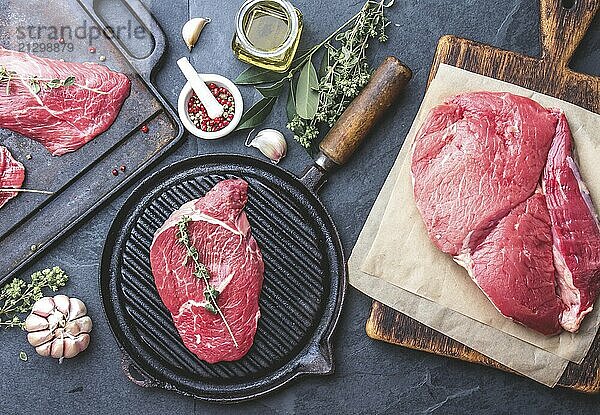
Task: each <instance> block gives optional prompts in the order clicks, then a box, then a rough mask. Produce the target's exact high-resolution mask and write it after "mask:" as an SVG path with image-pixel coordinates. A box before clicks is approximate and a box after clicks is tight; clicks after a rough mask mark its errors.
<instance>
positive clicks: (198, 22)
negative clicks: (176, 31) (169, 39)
mask: <svg viewBox="0 0 600 415" xmlns="http://www.w3.org/2000/svg"><path fill="white" fill-rule="evenodd" d="M208 23H210V19H205V18H203V17H196V18H194V19H191V20H188V21H187V22H186V23H185V24H184V25H183V29H181V36H183V41H184V42H185V44H186V45H187V47H188V49H189V50H190V52H191V51H192V48H193V47H194V45H196V42H197V41H198V38H199V37H200V33H202V29H204V26H206V25H207V24H208Z"/></svg>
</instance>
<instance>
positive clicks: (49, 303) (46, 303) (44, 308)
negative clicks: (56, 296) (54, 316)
mask: <svg viewBox="0 0 600 415" xmlns="http://www.w3.org/2000/svg"><path fill="white" fill-rule="evenodd" d="M53 311H54V300H53V299H52V297H43V298H40V299H39V300H37V301H36V302H35V304H34V305H33V309H32V311H31V312H32V313H35V314H37V315H38V316H41V317H48V316H49V315H50V314H51V313H52V312H53Z"/></svg>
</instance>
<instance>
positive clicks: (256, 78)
mask: <svg viewBox="0 0 600 415" xmlns="http://www.w3.org/2000/svg"><path fill="white" fill-rule="evenodd" d="M286 76H287V74H285V73H278V72H273V71H270V70H268V69H263V68H259V67H258V66H251V67H249V68H248V69H246V70H245V71H244V72H242V73H241V74H240V75H239V76H238V77H237V78H235V81H234V82H235V83H236V84H238V85H260V84H266V83H269V82H277V81H281V80H282V79H284V78H285V77H286Z"/></svg>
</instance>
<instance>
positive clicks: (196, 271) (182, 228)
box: [175, 216, 238, 347]
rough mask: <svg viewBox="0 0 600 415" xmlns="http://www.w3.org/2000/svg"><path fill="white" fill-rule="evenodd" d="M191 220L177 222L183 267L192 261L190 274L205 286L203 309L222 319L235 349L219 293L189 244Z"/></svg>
mask: <svg viewBox="0 0 600 415" xmlns="http://www.w3.org/2000/svg"><path fill="white" fill-rule="evenodd" d="M191 220H192V219H191V218H190V217H189V216H183V217H182V218H181V219H180V220H179V222H177V231H176V232H175V238H176V239H177V242H179V243H180V244H182V245H183V246H184V247H185V250H186V256H185V259H184V260H183V266H184V267H185V266H186V265H187V263H188V260H189V259H191V260H192V262H193V271H192V274H193V275H194V276H195V277H196V278H198V279H200V280H202V281H204V286H205V288H204V299H205V300H206V304H204V308H205V309H206V310H208V311H210V312H211V313H213V314H218V315H219V316H220V317H221V318H222V319H223V322H224V323H225V327H226V328H227V331H228V332H229V335H230V336H231V339H232V340H233V344H234V345H235V347H238V343H237V341H236V340H235V337H234V336H233V332H232V331H231V328H230V327H229V323H227V319H225V316H224V315H223V312H222V311H221V308H220V307H219V304H218V303H217V299H218V298H219V295H220V294H221V293H220V292H219V291H218V290H217V289H216V288H215V287H214V286H213V285H211V284H210V281H209V280H210V273H209V272H208V269H207V268H206V265H204V264H203V263H201V262H200V259H199V255H198V250H197V249H196V247H195V246H194V245H192V243H191V242H190V235H189V232H188V223H189V222H191Z"/></svg>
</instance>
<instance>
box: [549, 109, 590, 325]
mask: <svg viewBox="0 0 600 415" xmlns="http://www.w3.org/2000/svg"><path fill="white" fill-rule="evenodd" d="M571 142H572V138H571V130H570V129H569V124H568V123H567V119H566V117H565V116H564V114H562V113H559V114H558V126H557V128H556V137H555V138H554V142H553V144H552V147H551V148H550V154H549V156H548V164H547V165H546V169H545V170H544V179H543V185H544V189H545V192H546V200H547V203H548V209H549V210H550V218H551V219H552V234H553V240H554V264H555V266H556V272H557V274H558V275H557V282H558V292H559V294H560V297H561V299H562V301H563V303H564V304H565V306H566V309H565V311H564V312H563V314H562V316H561V319H560V323H561V325H562V326H563V327H564V328H565V330H568V331H576V330H577V329H578V328H579V325H580V324H581V320H582V319H583V317H584V316H585V315H586V314H588V313H589V312H590V311H592V307H593V305H594V301H595V300H596V297H597V296H598V292H599V291H600V228H599V225H598V217H597V216H596V213H595V209H594V206H593V204H592V200H591V198H590V194H589V192H588V190H587V187H586V186H585V183H584V182H583V180H582V179H581V175H580V174H579V169H578V167H577V164H576V163H575V160H573V156H572V150H571Z"/></svg>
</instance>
